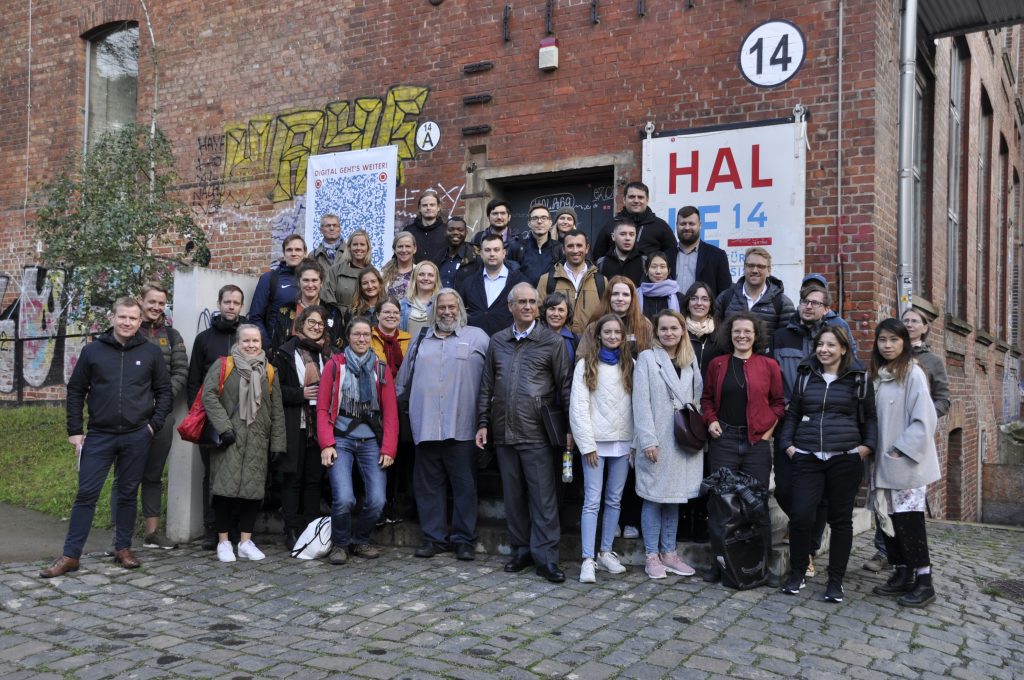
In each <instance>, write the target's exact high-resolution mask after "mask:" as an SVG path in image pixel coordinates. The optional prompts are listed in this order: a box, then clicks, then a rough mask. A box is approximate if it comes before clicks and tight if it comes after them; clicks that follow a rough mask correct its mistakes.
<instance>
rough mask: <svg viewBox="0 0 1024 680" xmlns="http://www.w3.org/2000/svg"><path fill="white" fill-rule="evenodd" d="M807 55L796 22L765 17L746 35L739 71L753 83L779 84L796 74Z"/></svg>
mask: <svg viewBox="0 0 1024 680" xmlns="http://www.w3.org/2000/svg"><path fill="white" fill-rule="evenodd" d="M804 55H805V43H804V34H803V33H801V32H800V29H799V28H797V27H796V24H793V23H790V22H788V21H783V20H775V21H766V22H765V23H763V24H761V25H760V26H758V27H757V28H755V29H754V30H752V31H751V32H750V33H748V34H747V37H746V38H744V39H743V45H742V46H741V47H740V71H741V72H742V73H743V77H744V78H746V79H747V80H749V81H750V83H751V84H752V85H756V86H758V87H778V86H779V85H782V84H783V83H785V82H786V81H788V80H789V79H790V78H792V77H793V76H795V75H796V72H797V71H799V70H800V67H801V66H803V63H804Z"/></svg>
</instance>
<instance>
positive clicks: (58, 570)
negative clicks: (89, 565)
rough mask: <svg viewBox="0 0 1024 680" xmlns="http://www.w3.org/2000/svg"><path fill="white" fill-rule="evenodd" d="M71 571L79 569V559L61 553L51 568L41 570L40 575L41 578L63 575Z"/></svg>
mask: <svg viewBox="0 0 1024 680" xmlns="http://www.w3.org/2000/svg"><path fill="white" fill-rule="evenodd" d="M69 571H78V560H76V559H75V558H74V557H68V556H67V555H61V556H60V557H58V558H57V559H55V560H54V561H53V564H51V565H50V566H49V568H47V569H43V570H42V571H41V572H39V576H40V577H41V578H53V577H54V576H63V575H64V574H66V573H68V572H69Z"/></svg>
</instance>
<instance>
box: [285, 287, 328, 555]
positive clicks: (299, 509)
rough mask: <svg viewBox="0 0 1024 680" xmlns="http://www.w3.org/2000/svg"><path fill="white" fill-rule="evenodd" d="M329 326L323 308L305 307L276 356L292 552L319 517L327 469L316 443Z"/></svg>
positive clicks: (287, 539)
mask: <svg viewBox="0 0 1024 680" xmlns="http://www.w3.org/2000/svg"><path fill="white" fill-rule="evenodd" d="M326 323H327V312H326V310H325V309H324V308H323V307H321V306H320V305H312V306H310V307H306V308H305V309H303V310H302V312H300V313H299V316H298V317H297V318H296V319H295V335H293V336H292V337H291V338H289V339H288V340H286V341H285V342H284V344H282V345H281V347H280V348H278V350H277V353H276V354H275V355H274V366H275V367H276V368H277V371H278V376H280V381H281V402H282V404H283V405H284V423H285V428H286V429H287V432H288V447H287V449H286V450H285V455H284V456H282V457H280V458H279V459H278V460H277V463H276V469H277V472H279V473H281V475H282V477H283V480H282V482H281V514H282V515H283V518H284V536H285V547H286V548H288V549H289V550H291V549H292V547H293V546H294V545H295V541H296V540H297V539H298V537H299V534H301V533H302V530H303V529H304V528H305V527H306V524H308V523H309V522H310V521H312V520H313V519H315V518H317V517H319V516H320V497H321V495H322V483H323V477H324V469H323V466H322V465H321V464H320V446H319V444H318V443H317V440H316V398H317V394H318V392H319V388H320V375H321V373H322V372H323V369H324V365H325V364H326V363H327V361H328V360H329V359H330V358H331V355H332V354H333V351H332V345H331V343H330V342H329V341H328V338H327V333H326V332H325V331H326Z"/></svg>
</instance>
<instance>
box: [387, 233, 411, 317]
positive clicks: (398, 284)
mask: <svg viewBox="0 0 1024 680" xmlns="http://www.w3.org/2000/svg"><path fill="white" fill-rule="evenodd" d="M391 251H392V253H394V254H393V255H392V256H391V259H390V260H388V261H387V263H386V264H385V265H384V268H383V269H382V270H381V272H380V273H381V276H383V277H384V290H385V291H386V292H387V296H388V297H393V298H395V299H396V300H401V299H402V298H404V297H405V293H406V291H407V290H409V284H410V282H411V281H412V270H413V267H415V266H416V260H415V256H416V237H415V236H413V234H412V233H411V232H408V231H403V232H399V234H398V235H397V236H395V240H394V241H392V242H391Z"/></svg>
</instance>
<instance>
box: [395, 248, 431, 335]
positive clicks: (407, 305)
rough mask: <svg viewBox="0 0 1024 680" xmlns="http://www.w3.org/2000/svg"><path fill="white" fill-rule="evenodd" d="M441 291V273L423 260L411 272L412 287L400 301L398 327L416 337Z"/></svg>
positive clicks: (424, 324)
mask: <svg viewBox="0 0 1024 680" xmlns="http://www.w3.org/2000/svg"><path fill="white" fill-rule="evenodd" d="M439 290H441V272H439V271H438V269H437V265H436V264H434V263H433V262H431V261H430V260H423V261H422V262H420V263H418V264H417V265H416V266H415V267H413V270H412V285H410V286H409V289H408V290H407V291H406V293H405V297H403V298H402V300H401V307H402V309H401V312H402V314H401V319H400V320H399V322H398V327H399V328H401V329H402V330H403V331H408V332H409V335H411V336H415V335H418V334H419V332H420V329H421V328H423V327H424V326H426V324H427V315H428V314H430V306H431V304H432V302H433V300H434V296H435V295H437V291H439Z"/></svg>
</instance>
